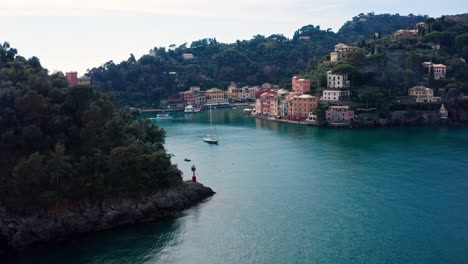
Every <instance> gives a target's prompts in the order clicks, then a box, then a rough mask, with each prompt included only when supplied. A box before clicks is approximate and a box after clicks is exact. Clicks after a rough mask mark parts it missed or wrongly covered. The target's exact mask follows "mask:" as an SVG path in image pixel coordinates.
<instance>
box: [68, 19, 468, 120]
mask: <svg viewBox="0 0 468 264" xmlns="http://www.w3.org/2000/svg"><path fill="white" fill-rule="evenodd" d="M376 18H379V19H381V18H385V15H383V16H382V15H377V16H374V15H373V14H368V15H363V14H361V15H360V16H358V17H355V18H353V21H352V22H348V23H347V24H345V26H344V27H343V28H342V30H345V31H346V30H347V31H349V30H350V28H352V27H353V26H356V25H361V26H363V25H366V23H369V21H370V20H372V19H376ZM415 21H416V23H415V24H412V25H411V24H408V26H409V28H410V29H397V30H395V31H394V32H393V34H389V35H387V36H382V34H381V32H374V33H373V34H372V36H371V39H367V40H366V39H362V38H361V40H359V41H355V42H352V43H349V44H344V43H338V44H336V45H335V46H334V49H333V50H332V51H331V52H330V53H329V54H328V55H326V56H324V57H323V58H321V59H316V58H310V59H309V62H308V67H307V68H306V69H305V70H303V71H302V72H300V73H297V74H296V75H294V76H293V77H292V79H291V81H289V82H284V81H282V82H281V83H278V84H271V83H268V82H267V83H264V84H262V85H249V84H247V85H246V83H245V82H241V81H233V82H231V83H229V84H227V85H226V86H224V85H223V84H221V83H218V85H211V86H208V87H207V86H206V85H203V86H202V87H200V86H198V85H192V86H190V88H188V89H187V90H186V91H182V92H180V91H179V92H178V93H177V96H174V94H172V95H171V94H169V95H168V96H167V97H166V98H164V97H162V98H160V100H159V102H158V105H157V106H156V107H155V106H153V107H152V108H158V109H163V110H169V111H170V110H183V109H184V108H185V107H186V106H188V105H191V106H193V107H197V108H203V107H210V106H214V107H222V106H229V105H230V104H232V103H251V104H252V103H255V108H254V109H253V115H254V116H255V117H258V118H264V119H269V120H277V121H283V122H295V123H303V124H310V125H328V126H354V127H356V126H357V127H359V126H369V125H370V126H374V125H389V124H393V125H395V124H396V125H399V124H427V123H431V124H432V123H440V122H448V121H450V122H455V123H457V122H464V121H467V120H468V104H467V102H468V101H467V99H468V97H467V96H466V95H465V94H467V95H468V66H467V64H466V59H465V58H466V57H467V56H468V41H467V40H468V22H467V21H468V20H467V19H466V17H465V16H464V15H459V16H445V17H441V18H438V19H433V18H427V17H426V19H425V20H424V21H421V20H420V19H418V20H415ZM369 28H371V27H369ZM313 30H315V31H313V32H315V33H314V34H316V33H320V32H321V31H320V30H318V31H317V29H313ZM342 30H341V29H340V31H342ZM350 32H352V31H350ZM314 34H312V35H311V34H310V29H308V28H307V27H304V28H302V29H301V30H299V31H297V32H296V33H295V36H294V39H293V40H292V41H293V42H291V43H295V42H294V41H299V42H304V43H307V42H309V41H312V40H313V39H314V37H318V36H319V35H314ZM323 34H325V33H323ZM276 37H278V36H276ZM276 37H275V38H276ZM252 41H254V40H252ZM275 41H279V39H278V38H276V40H275ZM283 41H287V40H283ZM210 43H211V44H209V43H205V44H206V45H207V46H206V45H205V46H204V49H210V48H209V47H210V45H218V44H217V43H216V40H210ZM238 44H239V43H238ZM197 45H198V44H197ZM295 45H296V44H295ZM192 46H194V44H193V43H192ZM238 46H239V45H238ZM194 47H195V46H194ZM183 50H187V49H183ZM190 50H193V51H197V50H198V49H194V48H192V49H190ZM229 52H230V55H229V56H230V58H232V59H235V60H238V59H239V58H238V56H239V54H234V53H233V51H229ZM164 54H166V53H165V51H161V50H160V49H159V50H158V49H156V48H155V49H151V50H150V53H149V55H148V56H147V57H145V56H144V57H142V58H141V59H140V61H141V62H137V63H143V60H144V61H146V60H148V61H149V60H152V59H156V60H158V61H161V60H162V58H163V55H164ZM164 56H166V55H164ZM150 58H151V59H150ZM131 59H132V58H131ZM131 59H129V61H127V62H126V63H125V65H129V66H126V67H130V66H131V65H133V64H134V63H135V59H134V58H133V60H131ZM179 59H181V60H182V62H184V61H185V62H184V63H188V65H190V64H191V63H195V62H196V61H197V60H199V59H200V58H199V57H198V55H197V54H195V53H193V52H188V50H187V51H185V52H183V51H182V52H181V53H180V55H179ZM244 59H246V60H248V58H244ZM244 59H242V60H240V61H243V60H244ZM227 61H229V60H227ZM240 61H239V62H240ZM220 62H222V63H225V62H223V61H220ZM244 62H245V61H243V62H242V63H244ZM122 64H124V62H122ZM125 65H124V66H125ZM135 65H138V64H135ZM108 66H109V67H110V66H112V67H115V65H114V64H109V65H108ZM106 67H107V66H106ZM132 67H133V66H132ZM239 67H240V66H239ZM248 68H249V67H247V66H246V67H244V68H243V67H240V68H239V70H240V71H246V74H248V72H249V70H248ZM97 70H98V69H95V70H94V73H97ZM102 70H103V69H99V71H102ZM108 73H110V72H109V70H107V73H106V71H102V72H101V73H100V74H108ZM129 74H131V73H130V72H129ZM139 74H141V73H139ZM132 75H135V74H132ZM71 76H72V78H69V82H70V84H73V83H76V82H77V80H76V73H75V76H74V77H73V73H72V75H71ZM91 76H96V78H98V79H99V78H102V76H101V75H96V74H92V75H91ZM135 76H139V75H135ZM67 77H68V74H67ZM186 77H189V76H185V75H181V73H179V72H177V71H167V72H164V76H163V83H166V85H169V86H173V85H174V84H175V81H176V80H178V79H180V78H186ZM151 78H153V77H151ZM151 78H141V77H140V79H139V81H138V82H137V83H136V84H133V85H135V86H136V87H130V88H132V89H134V90H135V91H140V92H139V93H138V95H137V94H135V96H136V95H137V96H138V97H141V96H142V95H145V94H147V91H148V89H149V87H147V88H144V87H143V86H144V85H143V83H142V84H141V85H140V84H139V83H140V80H148V79H150V80H151ZM197 78H198V77H197ZM234 79H236V78H233V80H234ZM187 80H191V79H190V78H188V79H187ZM80 81H81V82H82V81H86V82H89V81H90V80H89V79H87V78H86V77H82V78H79V79H78V82H80ZM93 83H94V82H93ZM100 83H102V82H100V81H99V80H98V81H97V84H98V86H100V85H99V84H100ZM107 83H109V81H107ZM189 83H190V82H189ZM195 83H196V82H195ZM78 84H79V83H78ZM138 86H141V88H137V87H138ZM217 87H219V88H217ZM101 88H102V87H101ZM143 88H144V89H143ZM126 89H127V88H126ZM178 89H179V88H178ZM179 90H180V89H179ZM104 91H105V89H104ZM116 92H117V91H116ZM165 93H167V91H166V92H165ZM117 94H129V93H128V92H120V91H119V92H118V93H117ZM161 95H162V94H159V96H161ZM132 96H133V95H132ZM146 97H148V96H146ZM130 101H132V100H131V99H128V100H127V101H126V102H130Z"/></svg>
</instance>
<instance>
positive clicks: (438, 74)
mask: <svg viewBox="0 0 468 264" xmlns="http://www.w3.org/2000/svg"><path fill="white" fill-rule="evenodd" d="M431 66H432V68H433V69H434V79H436V80H438V79H440V78H445V74H446V73H447V66H445V65H443V64H434V63H432V62H429V61H426V62H423V67H424V68H426V69H427V74H429V71H430V70H431Z"/></svg>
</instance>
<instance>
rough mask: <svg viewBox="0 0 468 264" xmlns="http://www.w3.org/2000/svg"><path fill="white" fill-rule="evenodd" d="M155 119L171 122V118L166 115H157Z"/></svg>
mask: <svg viewBox="0 0 468 264" xmlns="http://www.w3.org/2000/svg"><path fill="white" fill-rule="evenodd" d="M156 119H157V120H172V116H170V115H168V114H157V115H156Z"/></svg>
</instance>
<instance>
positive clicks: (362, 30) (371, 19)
mask: <svg viewBox="0 0 468 264" xmlns="http://www.w3.org/2000/svg"><path fill="white" fill-rule="evenodd" d="M426 18H427V16H414V15H408V16H400V15H398V14H396V15H391V14H380V15H375V14H374V13H368V14H366V15H365V14H363V13H361V14H359V15H357V16H355V17H353V19H352V20H350V21H348V22H346V23H345V24H344V25H343V26H342V27H341V28H340V30H339V31H338V35H339V36H341V37H342V38H343V39H345V40H346V42H354V41H357V40H363V39H370V38H372V37H373V34H374V33H380V34H381V35H382V36H385V35H390V34H392V33H393V32H395V31H397V30H398V29H411V28H412V27H414V25H416V24H417V23H419V22H422V21H424V20H425V19H426Z"/></svg>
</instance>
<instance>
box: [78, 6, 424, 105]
mask: <svg viewBox="0 0 468 264" xmlns="http://www.w3.org/2000/svg"><path fill="white" fill-rule="evenodd" d="M363 18H365V19H366V21H360V20H363ZM425 18H426V17H424V16H413V15H410V16H400V15H388V14H385V15H374V14H368V15H363V14H361V15H359V16H357V17H355V18H353V20H352V21H349V22H347V23H346V24H345V25H344V26H343V27H342V28H341V29H340V30H339V31H338V33H335V32H333V31H331V29H326V30H324V29H321V28H320V26H313V25H308V26H304V27H302V28H300V29H299V30H297V31H296V32H294V34H293V37H292V38H287V37H285V36H283V35H279V34H275V35H271V36H268V37H266V36H262V35H256V36H254V37H253V38H252V39H250V40H242V41H241V40H238V41H236V42H235V43H230V44H226V43H220V42H218V41H217V40H216V39H215V38H213V39H202V40H198V41H193V42H192V43H190V44H188V43H184V44H182V45H179V46H176V45H172V46H171V47H170V48H169V49H166V48H161V47H159V48H158V47H155V48H154V51H155V54H154V55H155V56H150V55H145V56H142V57H141V58H139V59H137V58H135V57H134V56H133V55H131V56H130V58H129V59H128V60H126V61H123V62H120V63H115V62H113V61H109V62H107V63H105V64H104V65H103V66H100V67H97V68H93V69H91V70H90V71H89V72H88V73H87V75H88V76H90V77H92V78H93V81H94V82H95V83H96V84H97V85H98V87H100V89H101V90H102V91H104V92H113V93H114V94H115V95H116V99H117V101H118V102H119V103H121V104H124V105H138V106H151V105H155V104H157V103H158V101H159V100H160V99H162V98H166V97H168V96H171V95H176V94H177V92H179V91H183V90H185V89H187V88H188V87H190V86H194V85H195V86H200V87H202V88H212V87H219V88H225V87H226V86H227V84H228V83H230V82H239V83H244V84H249V85H256V84H262V83H265V82H269V83H274V84H280V85H281V86H282V87H283V88H288V87H289V85H290V78H291V76H293V75H294V74H298V73H299V72H301V71H303V70H304V69H306V68H307V67H308V66H310V65H314V64H316V63H317V62H318V61H319V60H320V59H321V58H322V57H323V56H325V55H327V54H328V53H329V52H330V51H332V50H333V47H334V45H336V44H337V43H340V42H345V43H350V42H354V41H358V40H363V39H370V38H372V36H373V34H374V33H375V32H380V33H381V34H382V35H383V34H389V33H391V32H393V31H395V29H398V28H409V27H411V26H413V25H414V24H415V23H417V22H420V21H422V20H424V19H425ZM130 48H131V47H130ZM184 53H190V54H193V56H194V58H193V59H183V57H182V54H184Z"/></svg>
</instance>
